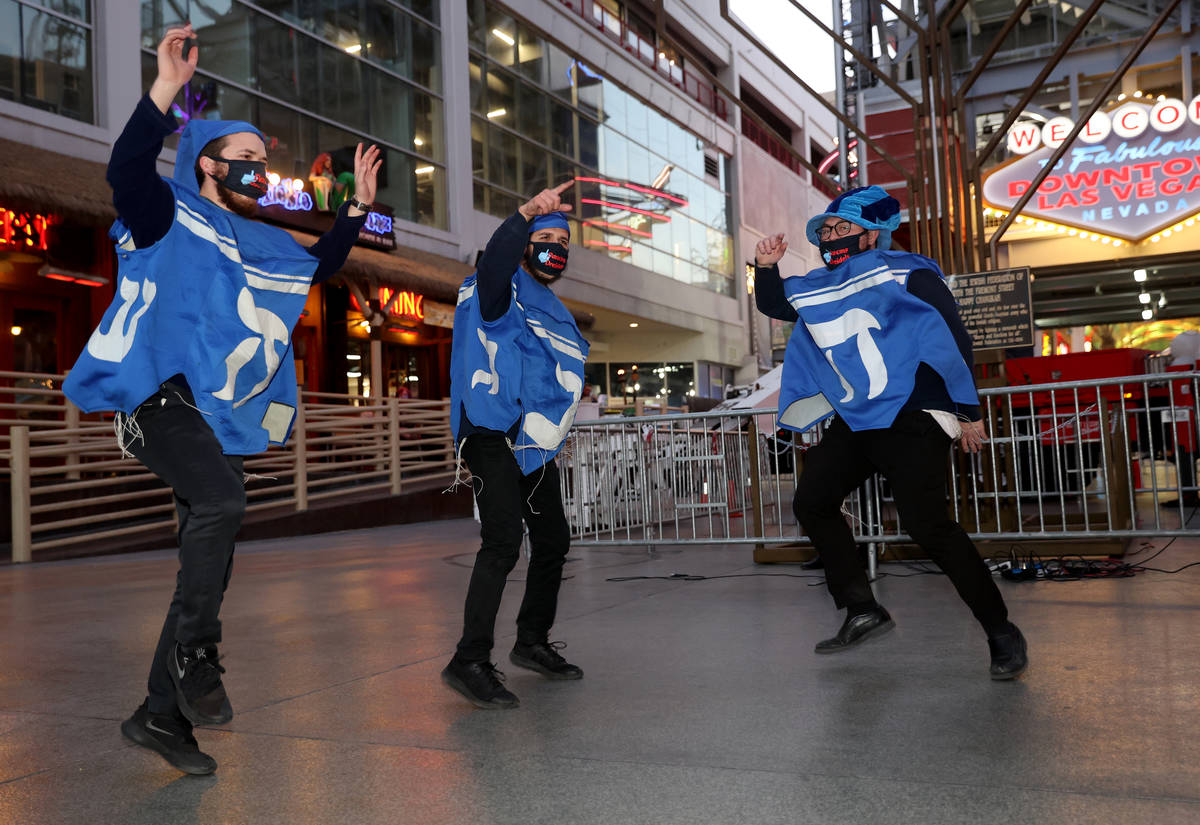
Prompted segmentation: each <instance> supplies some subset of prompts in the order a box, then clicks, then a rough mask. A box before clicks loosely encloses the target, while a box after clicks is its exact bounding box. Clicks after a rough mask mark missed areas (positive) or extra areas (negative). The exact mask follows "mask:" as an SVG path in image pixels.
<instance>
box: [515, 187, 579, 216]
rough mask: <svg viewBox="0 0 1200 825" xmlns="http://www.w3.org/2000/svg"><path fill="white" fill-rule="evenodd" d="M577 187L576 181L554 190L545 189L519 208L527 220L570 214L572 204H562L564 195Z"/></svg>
mask: <svg viewBox="0 0 1200 825" xmlns="http://www.w3.org/2000/svg"><path fill="white" fill-rule="evenodd" d="M574 185H575V181H574V180H569V181H567V182H566V183H560V184H559V185H558V186H556V187H554V188H553V189H543V190H542V191H541V192H538V193H537V194H536V195H534V196H533V197H532V198H530V199H529V200H528V201H526V202H525V203H523V204H522V205H521V206H519V207H517V211H518V212H520V213H521V214H522V215H523V216H524V217H525V220H527V221H529V220H533V219H534V218H536V217H537V216H538V215H549V214H550V213H551V212H570V211H571V204H569V203H563V202H562V194H563V192H566V191H567V190H568V189H570V188H571V187H572V186H574Z"/></svg>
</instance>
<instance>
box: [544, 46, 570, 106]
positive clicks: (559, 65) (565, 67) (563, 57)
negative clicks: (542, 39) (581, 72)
mask: <svg viewBox="0 0 1200 825" xmlns="http://www.w3.org/2000/svg"><path fill="white" fill-rule="evenodd" d="M546 53H547V60H546V66H547V71H548V74H549V87H548V88H549V89H550V93H551V94H553V95H557V96H558V97H560V98H562V99H563V100H565V101H566V102H568V103H570V102H571V94H572V86H573V82H574V81H573V80H572V78H573V77H574V74H573V69H572V67H573V66H574V65H575V59H574V58H573V57H571V55H569V54H567V53H566V52H564V51H563V50H562V49H560V48H559V47H558V46H555V45H554V44H553V43H547V44H546Z"/></svg>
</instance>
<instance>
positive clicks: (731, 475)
mask: <svg viewBox="0 0 1200 825" xmlns="http://www.w3.org/2000/svg"><path fill="white" fill-rule="evenodd" d="M1198 389H1200V372H1173V373H1172V372H1168V373H1164V374H1156V375H1142V376H1133V377H1129V378H1121V379H1102V380H1093V381H1074V382H1062V383H1056V384H1043V385H1029V386H1023V387H1005V388H999V389H987V390H983V391H981V392H980V399H981V404H982V412H983V416H984V423H985V427H986V428H987V431H988V433H989V439H988V440H987V442H985V445H984V449H983V450H982V451H981V452H979V453H977V454H965V453H962V452H961V451H958V450H954V451H953V452H952V453H951V456H950V459H949V461H948V463H947V506H948V507H949V509H950V512H951V514H952V515H953V517H954V518H955V519H956V520H958V521H959V522H961V523H962V524H963V526H964V527H965V528H966V529H967V530H968V532H970V533H971V535H972V536H973V537H975V538H976V539H989V540H1004V539H1012V540H1033V539H1054V538H1070V539H1096V538H1120V537H1136V536H1170V535H1196V534H1198V533H1200V519H1194V518H1192V517H1193V516H1195V515H1196V512H1195V510H1196V508H1195V507H1193V506H1192V504H1193V503H1194V502H1195V501H1196V499H1197V485H1196V458H1197V418H1198V413H1200V409H1198V408H1197V401H1196V395H1197V390H1198ZM823 429H824V428H823V426H818V427H816V428H814V430H812V431H811V432H808V433H804V434H797V433H792V432H790V431H787V430H781V429H779V427H778V425H777V422H776V411H775V410H773V409H755V410H737V411H728V412H720V413H696V414H683V415H654V416H643V417H636V418H629V417H621V418H606V419H600V420H598V421H584V422H578V423H577V424H576V425H575V427H574V428H573V429H572V432H571V436H570V439H569V442H568V444H567V446H566V448H565V449H564V451H563V453H562V455H561V457H560V459H559V466H560V471H561V472H560V475H561V479H562V481H561V483H562V489H563V501H564V505H565V507H566V510H567V514H568V519H569V521H570V522H571V525H572V535H573V541H574V543H575V544H577V545H610V544H647V545H654V544H690V543H696V544H700V543H703V544H716V543H738V544H744V543H754V544H760V545H767V544H784V543H793V542H799V541H804V540H805V537H804V536H803V535H802V534H801V532H800V530H799V528H798V526H797V524H796V521H795V518H794V517H793V516H792V507H791V504H792V498H793V496H794V493H795V484H796V478H797V473H798V472H799V471H800V470H801V468H802V466H803V461H804V453H805V451H806V450H807V449H809V448H810V447H812V446H813V445H814V444H816V443H818V442H819V440H820V437H821V433H822V432H823ZM843 512H844V513H845V514H846V516H847V519H848V520H849V522H850V524H851V528H852V530H853V533H854V536H855V538H856V540H858V541H859V542H863V543H868V544H873V543H876V542H881V543H889V542H891V543H895V542H908V541H911V540H910V539H909V537H908V536H907V535H906V534H905V533H904V528H903V524H902V522H901V519H900V517H899V514H898V513H897V510H896V506H895V502H894V500H893V497H892V495H891V492H890V488H889V485H888V483H887V481H886V479H884V478H882V477H880V476H878V475H877V476H873V477H871V478H869V479H866V480H865V481H864V483H863V484H862V486H861V487H860V488H859V489H858V490H857V491H855V492H854V493H852V494H851V495H850V496H849V497H848V498H847V499H846V502H845V505H844V507H843Z"/></svg>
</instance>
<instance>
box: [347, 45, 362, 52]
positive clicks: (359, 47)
mask: <svg viewBox="0 0 1200 825" xmlns="http://www.w3.org/2000/svg"><path fill="white" fill-rule="evenodd" d="M361 51H362V43H355V44H354V45H353V46H347V47H346V52H347V53H348V54H358V53H359V52H361Z"/></svg>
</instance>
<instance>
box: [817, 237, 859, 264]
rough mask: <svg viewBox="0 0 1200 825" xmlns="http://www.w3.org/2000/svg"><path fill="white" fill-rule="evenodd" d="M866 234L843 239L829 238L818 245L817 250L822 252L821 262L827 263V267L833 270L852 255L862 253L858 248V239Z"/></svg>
mask: <svg viewBox="0 0 1200 825" xmlns="http://www.w3.org/2000/svg"><path fill="white" fill-rule="evenodd" d="M865 234H866V233H865V232H859V233H857V234H855V235H846V236H845V237H842V238H829V239H828V240H825V241H821V242H820V243H819V244H817V248H818V249H820V250H821V260H823V261H824V262H825V266H827V267H828V268H829V269H833V268H834V267H836V266H837V265H838V264H840V263H843V262H844V261H845V260H846V259H847V258H849V257H850V256H851V255H856V254H858V253H859V252H862V251H863V250H861V249H859V248H858V239H859V238H861V237H862V236H863V235H865Z"/></svg>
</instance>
